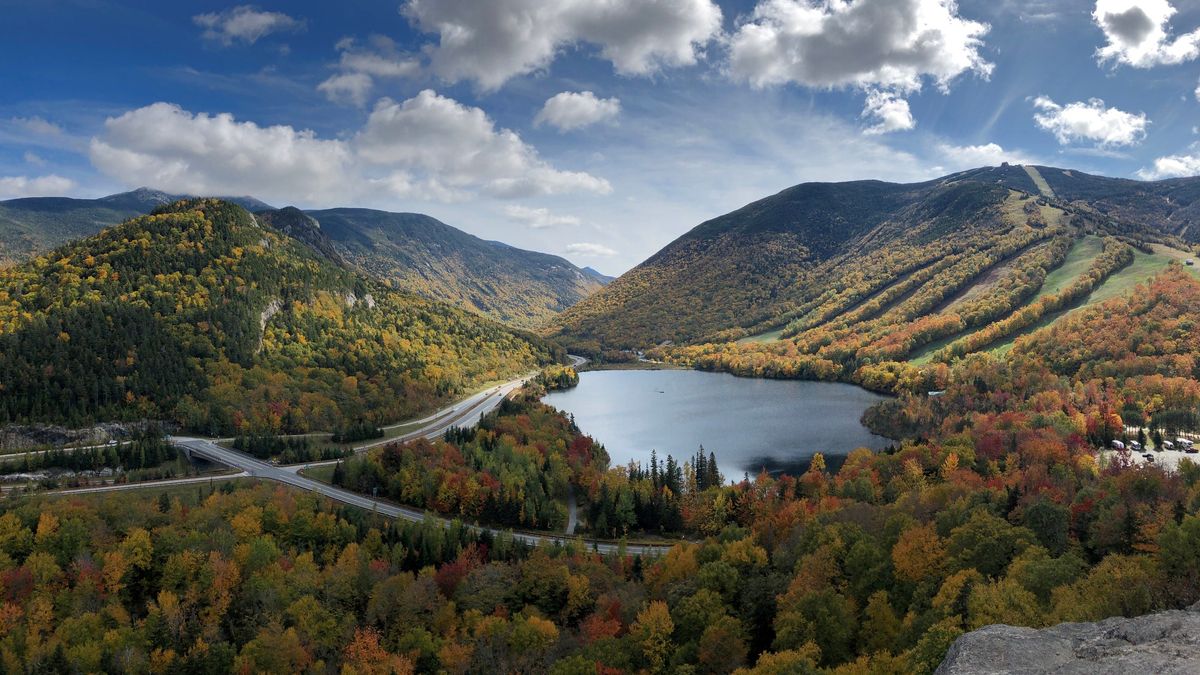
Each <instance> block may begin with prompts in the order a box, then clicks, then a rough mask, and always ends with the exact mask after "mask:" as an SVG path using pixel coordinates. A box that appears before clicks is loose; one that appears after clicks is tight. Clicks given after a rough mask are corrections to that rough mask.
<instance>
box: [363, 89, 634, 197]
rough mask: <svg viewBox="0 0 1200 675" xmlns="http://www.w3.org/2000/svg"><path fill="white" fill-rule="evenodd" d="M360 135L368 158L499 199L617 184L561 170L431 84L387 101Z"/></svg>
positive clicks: (603, 190)
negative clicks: (401, 99)
mask: <svg viewBox="0 0 1200 675" xmlns="http://www.w3.org/2000/svg"><path fill="white" fill-rule="evenodd" d="M356 140H357V144H358V148H359V153H360V155H361V156H362V157H363V158H364V159H365V160H366V161H368V162H371V163H374V164H379V165H388V166H395V167H399V168H400V169H401V170H403V171H415V172H419V173H422V174H424V175H425V177H426V178H425V180H424V182H425V183H426V184H428V185H429V186H430V187H433V188H435V189H439V190H450V191H459V190H464V189H480V190H482V191H483V192H485V193H487V194H490V195H492V196H496V197H527V196H530V195H549V194H559V193H564V192H595V193H600V194H607V193H608V192H611V190H612V188H611V186H610V185H609V184H608V181H606V180H604V179H602V178H597V177H595V176H592V175H590V174H587V173H583V172H575V171H559V170H557V169H554V168H553V167H551V166H550V165H549V164H547V163H546V162H545V161H544V160H542V159H541V158H540V157H539V156H538V154H537V151H536V150H535V149H534V148H532V147H531V146H529V145H527V144H526V143H525V142H524V141H522V140H521V138H520V137H519V136H518V135H517V134H516V133H514V132H513V131H510V130H508V129H497V128H496V126H495V124H494V123H493V122H492V120H491V119H490V118H489V117H488V116H487V115H486V114H485V113H484V112H483V110H481V109H479V108H474V107H469V106H465V105H463V104H461V103H459V102H457V101H455V100H453V99H450V98H446V97H444V96H440V95H438V94H437V93H435V92H434V91H432V90H429V89H426V90H424V91H422V92H421V93H419V94H417V95H416V96H415V97H413V98H411V99H409V100H407V101H405V102H403V103H397V102H395V101H392V100H391V99H386V98H385V99H381V100H380V101H379V102H378V103H377V104H376V105H375V109H374V110H373V111H372V112H371V115H370V118H369V119H368V120H367V125H366V127H365V128H364V129H363V130H362V132H361V133H360V134H359V136H358V138H357V139H356Z"/></svg>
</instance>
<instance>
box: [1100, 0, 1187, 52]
mask: <svg viewBox="0 0 1200 675" xmlns="http://www.w3.org/2000/svg"><path fill="white" fill-rule="evenodd" d="M1175 12H1176V10H1175V8H1174V7H1172V6H1171V3H1170V2H1168V1H1167V0H1097V2H1096V9H1095V10H1094V11H1093V12H1092V20H1093V21H1095V22H1096V25H1097V26H1099V27H1100V30H1102V31H1104V37H1105V39H1106V40H1107V44H1105V45H1104V46H1103V47H1101V48H1099V49H1098V50H1096V56H1097V58H1098V59H1099V60H1100V62H1101V63H1105V62H1113V63H1116V64H1122V65H1127V66H1133V67H1134V68H1150V67H1152V66H1157V65H1164V64H1165V65H1170V64H1177V63H1183V62H1185V61H1191V60H1193V59H1195V58H1196V57H1197V56H1200V30H1193V31H1192V32H1190V33H1185V34H1183V35H1180V36H1178V37H1174V36H1173V35H1172V32H1171V26H1170V22H1171V17H1172V16H1174V15H1175Z"/></svg>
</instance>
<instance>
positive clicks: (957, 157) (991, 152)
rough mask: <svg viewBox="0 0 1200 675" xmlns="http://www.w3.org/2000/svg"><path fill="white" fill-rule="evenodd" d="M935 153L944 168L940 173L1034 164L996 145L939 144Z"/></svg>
mask: <svg viewBox="0 0 1200 675" xmlns="http://www.w3.org/2000/svg"><path fill="white" fill-rule="evenodd" d="M937 153H938V155H940V158H941V161H942V162H943V163H944V165H945V167H944V168H941V167H939V169H940V170H942V171H946V170H949V171H959V170H963V169H974V168H978V167H981V166H999V165H1000V164H1003V163H1004V162H1008V163H1010V164H1034V163H1035V162H1034V161H1033V160H1032V159H1031V158H1030V157H1028V156H1027V155H1025V154H1024V153H1021V152H1017V151H1013V150H1005V149H1004V148H1003V147H1001V146H999V145H998V144H996V143H985V144H982V145H952V144H950V143H939V144H938V145H937Z"/></svg>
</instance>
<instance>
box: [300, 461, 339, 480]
mask: <svg viewBox="0 0 1200 675" xmlns="http://www.w3.org/2000/svg"><path fill="white" fill-rule="evenodd" d="M335 468H336V465H335V464H330V465H328V466H314V467H310V468H308V469H301V470H300V475H301V476H304V477H305V478H311V479H313V480H316V481H321V482H322V483H329V484H330V485H332V484H333V470H334V469H335Z"/></svg>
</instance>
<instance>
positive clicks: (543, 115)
mask: <svg viewBox="0 0 1200 675" xmlns="http://www.w3.org/2000/svg"><path fill="white" fill-rule="evenodd" d="M619 114H621V100H620V99H618V98H616V97H613V98H597V97H596V95H595V94H593V93H592V92H590V91H581V92H573V91H564V92H562V93H560V94H555V95H554V96H551V97H550V98H549V99H547V100H546V103H545V105H543V106H542V109H541V110H540V111H539V112H538V114H537V116H536V117H534V118H533V126H535V127H537V126H541V125H543V124H549V125H550V126H552V127H556V128H557V129H558V130H559V131H570V130H572V129H581V128H583V127H586V126H591V125H593V124H596V123H598V122H605V121H608V120H612V119H616V117H617V115H619Z"/></svg>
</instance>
